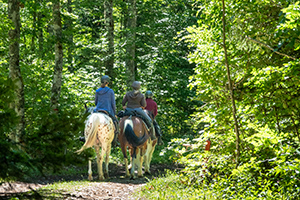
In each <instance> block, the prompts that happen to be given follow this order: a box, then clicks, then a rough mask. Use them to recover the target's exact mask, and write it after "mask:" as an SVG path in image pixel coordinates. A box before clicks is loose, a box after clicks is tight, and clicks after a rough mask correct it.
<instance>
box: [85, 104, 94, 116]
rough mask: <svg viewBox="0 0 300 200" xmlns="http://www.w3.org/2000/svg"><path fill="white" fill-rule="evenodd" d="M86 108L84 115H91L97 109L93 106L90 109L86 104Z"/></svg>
mask: <svg viewBox="0 0 300 200" xmlns="http://www.w3.org/2000/svg"><path fill="white" fill-rule="evenodd" d="M84 107H85V112H84V114H91V113H92V112H93V111H94V109H95V107H92V106H90V107H88V106H87V105H86V104H84Z"/></svg>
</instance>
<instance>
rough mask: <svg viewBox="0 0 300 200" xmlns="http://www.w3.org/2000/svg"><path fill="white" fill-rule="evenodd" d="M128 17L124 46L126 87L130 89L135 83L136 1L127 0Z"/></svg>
mask: <svg viewBox="0 0 300 200" xmlns="http://www.w3.org/2000/svg"><path fill="white" fill-rule="evenodd" d="M127 6H128V15H127V20H126V22H127V23H126V29H127V35H126V37H127V38H126V40H127V45H126V60H125V63H126V67H127V76H128V78H127V86H128V87H130V86H131V84H132V82H133V81H135V71H136V70H135V38H136V18H137V16H136V0H128V1H127Z"/></svg>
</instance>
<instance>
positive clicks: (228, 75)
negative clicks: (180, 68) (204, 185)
mask: <svg viewBox="0 0 300 200" xmlns="http://www.w3.org/2000/svg"><path fill="white" fill-rule="evenodd" d="M222 4H223V17H222V21H223V48H224V53H225V65H226V69H227V78H228V82H229V91H230V98H231V104H232V115H233V119H234V130H235V134H236V168H237V167H238V164H239V158H240V133H239V127H238V121H237V117H236V106H235V98H234V91H233V87H232V82H231V77H230V68H229V62H228V55H227V47H226V34H225V26H226V22H225V2H224V0H222Z"/></svg>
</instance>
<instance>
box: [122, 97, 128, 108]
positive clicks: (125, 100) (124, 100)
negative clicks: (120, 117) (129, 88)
mask: <svg viewBox="0 0 300 200" xmlns="http://www.w3.org/2000/svg"><path fill="white" fill-rule="evenodd" d="M127 101H128V99H127V94H126V95H125V96H124V97H123V100H122V106H123V109H125V108H126V103H127Z"/></svg>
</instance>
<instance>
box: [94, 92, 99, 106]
mask: <svg viewBox="0 0 300 200" xmlns="http://www.w3.org/2000/svg"><path fill="white" fill-rule="evenodd" d="M97 102H98V95H97V92H95V106H97Z"/></svg>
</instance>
